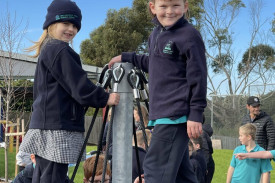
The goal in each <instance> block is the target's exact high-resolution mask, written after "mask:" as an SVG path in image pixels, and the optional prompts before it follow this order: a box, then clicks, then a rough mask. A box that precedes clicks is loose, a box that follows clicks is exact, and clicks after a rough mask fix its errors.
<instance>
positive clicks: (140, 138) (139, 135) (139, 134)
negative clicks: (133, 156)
mask: <svg viewBox="0 0 275 183" xmlns="http://www.w3.org/2000/svg"><path fill="white" fill-rule="evenodd" d="M145 133H146V137H147V142H148V146H149V145H150V142H151V137H152V134H151V132H150V130H148V129H145ZM136 134H137V146H142V145H143V144H144V138H143V133H142V130H138V131H136ZM132 143H133V145H135V141H134V137H133V138H132Z"/></svg>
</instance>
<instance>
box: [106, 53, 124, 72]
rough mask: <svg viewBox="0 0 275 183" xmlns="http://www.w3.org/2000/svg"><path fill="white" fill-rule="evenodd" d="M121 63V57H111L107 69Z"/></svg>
mask: <svg viewBox="0 0 275 183" xmlns="http://www.w3.org/2000/svg"><path fill="white" fill-rule="evenodd" d="M117 62H121V55H118V56H116V57H113V58H112V59H111V60H110V62H109V63H108V67H109V69H110V68H111V67H112V66H113V65H114V63H117Z"/></svg>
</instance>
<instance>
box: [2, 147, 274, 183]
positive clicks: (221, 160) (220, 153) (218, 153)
mask: <svg viewBox="0 0 275 183" xmlns="http://www.w3.org/2000/svg"><path fill="white" fill-rule="evenodd" d="M95 149H96V146H87V147H86V151H87V152H89V151H92V150H95ZM232 153H233V150H227V149H223V150H214V154H213V158H214V161H215V165H216V167H215V173H214V177H213V180H212V183H221V182H225V181H226V173H227V169H228V167H229V164H230V161H231V157H232ZM8 157H9V170H8V175H9V179H13V178H14V168H15V152H13V153H9V155H8ZM4 160H5V154H4V149H3V148H0V177H4V175H5V174H4V171H5V162H4ZM82 164H83V163H80V165H79V167H78V171H77V174H76V177H75V179H74V182H75V183H81V182H83V175H84V174H83V168H82ZM272 167H275V163H274V161H272ZM73 170H74V167H71V168H69V177H70V178H71V176H72V173H73ZM270 182H275V171H274V170H273V171H271V181H270Z"/></svg>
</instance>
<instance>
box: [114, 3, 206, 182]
mask: <svg viewBox="0 0 275 183" xmlns="http://www.w3.org/2000/svg"><path fill="white" fill-rule="evenodd" d="M149 8H150V11H151V13H152V15H153V17H154V19H153V21H154V23H155V24H156V27H155V29H154V30H153V32H152V33H151V35H150V37H149V41H148V43H149V54H148V55H136V54H135V53H134V52H132V53H122V55H119V56H117V57H114V58H112V59H111V61H110V62H109V66H110V67H111V66H112V65H113V64H114V63H116V62H120V61H122V62H131V63H132V64H133V65H134V66H136V67H138V68H139V69H141V70H143V71H144V72H148V73H149V84H150V87H149V90H150V91H149V99H150V109H149V120H150V121H149V124H148V126H154V131H153V134H152V139H151V143H150V147H149V149H148V152H147V154H146V157H145V160H144V164H143V168H144V177H145V182H147V183H167V182H169V183H174V182H189V183H192V182H197V181H196V177H195V174H194V172H193V170H192V169H191V165H190V162H189V152H188V141H189V139H188V136H189V137H190V138H197V137H198V136H199V135H201V133H202V124H201V122H202V119H203V117H202V116H203V111H204V108H205V107H206V88H207V87H206V83H207V79H206V78H207V68H206V58H205V47H204V43H203V41H202V38H201V35H200V33H199V32H198V31H197V30H196V29H195V28H194V27H193V26H192V25H190V24H189V23H188V21H187V20H186V19H185V18H184V14H185V13H186V12H187V10H188V2H187V0H150V2H149Z"/></svg>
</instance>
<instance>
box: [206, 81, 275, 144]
mask: <svg viewBox="0 0 275 183" xmlns="http://www.w3.org/2000/svg"><path fill="white" fill-rule="evenodd" d="M248 89H249V92H248V93H249V94H250V95H211V96H208V97H207V100H208V101H207V102H208V103H207V104H208V105H207V108H206V109H205V113H204V114H205V119H206V122H205V123H208V124H211V126H212V128H213V130H214V133H213V139H220V140H221V144H222V148H223V149H234V148H235V147H236V146H238V145H240V142H239V140H238V132H239V127H240V126H241V123H242V119H243V117H244V116H245V115H247V114H248V111H247V109H246V102H247V99H248V97H249V96H252V95H253V96H258V97H259V98H260V101H261V110H262V111H264V112H266V113H267V114H268V115H269V116H271V118H272V119H273V121H274V119H275V85H274V84H272V85H271V84H268V85H251V86H249V87H248Z"/></svg>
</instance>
